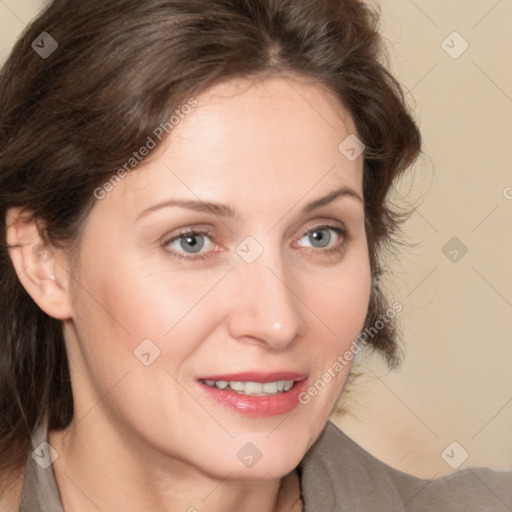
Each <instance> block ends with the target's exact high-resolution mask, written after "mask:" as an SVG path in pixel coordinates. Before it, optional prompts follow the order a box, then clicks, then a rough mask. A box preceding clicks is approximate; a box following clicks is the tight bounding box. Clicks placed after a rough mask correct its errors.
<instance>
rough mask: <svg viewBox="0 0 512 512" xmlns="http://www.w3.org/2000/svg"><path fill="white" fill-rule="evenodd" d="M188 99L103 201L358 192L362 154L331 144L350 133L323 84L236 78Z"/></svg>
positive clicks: (126, 204) (248, 199)
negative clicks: (353, 156)
mask: <svg viewBox="0 0 512 512" xmlns="http://www.w3.org/2000/svg"><path fill="white" fill-rule="evenodd" d="M194 99H195V101H196V102H197V103H196V104H195V106H194V108H193V109H187V110H186V112H188V113H187V114H184V115H182V116H180V118H179V122H178V123H176V124H175V125H174V127H173V128H172V131H171V132H170V135H169V136H168V137H167V138H164V139H163V140H162V142H160V143H159V144H158V145H157V147H156V148H155V149H154V150H153V152H152V153H151V155H150V156H149V157H148V158H146V160H145V161H143V162H142V163H141V164H140V165H139V166H138V168H137V169H136V171H135V172H132V173H130V174H129V175H128V176H127V177H126V178H125V179H124V180H123V181H122V183H121V184H120V186H119V187H116V188H117V189H116V190H114V191H113V192H111V193H109V195H108V196H109V197H108V200H109V201H112V202H114V201H116V202H117V201H120V202H121V203H122V205H123V206H122V208H123V209H125V210H127V211H134V210H140V209H143V208H144V207H148V206H150V203H151V202H155V201H159V200H164V199H166V198H170V197H173V196H179V197H187V198H193V199H202V200H205V201H208V200H210V201H220V202H225V203H229V204H232V203H233V201H236V202H238V206H241V207H243V206H249V205H252V206H253V207H254V208H265V209H269V208H272V207H276V206H279V205H280V203H281V202H283V201H284V202H287V201H288V202H297V201H298V200H299V199H300V198H301V197H302V196H304V195H305V194H306V193H307V191H308V190H312V189H313V188H316V191H315V195H318V194H321V193H322V192H325V191H330V190H332V189H333V188H334V187H336V186H340V185H341V186H343V185H347V186H351V187H352V188H354V189H356V191H360V192H362V191H361V188H362V158H358V159H357V160H355V161H350V160H349V159H347V158H346V156H345V154H344V153H343V152H342V151H340V150H339V146H340V143H342V141H343V140H344V139H346V137H347V136H349V135H350V134H355V133H356V129H355V127H354V123H353V120H352V119H351V117H350V115H349V114H348V112H347V111H346V110H345V108H344V107H343V105H342V104H341V103H340V102H339V101H338V100H337V99H336V97H335V95H334V94H333V93H332V92H331V91H329V90H328V89H327V88H326V87H324V86H322V85H319V84H312V83H304V81H301V80H292V79H289V78H286V79H283V78H269V79H266V80H260V81H256V82H254V81H248V80H236V81H230V82H226V83H222V84H219V85H217V86H215V87H213V88H211V89H209V90H208V91H206V92H204V93H203V94H201V95H198V96H197V98H194ZM312 193H313V192H312ZM310 197H311V196H310ZM234 206H235V209H238V208H236V205H234ZM279 207H280V206H279Z"/></svg>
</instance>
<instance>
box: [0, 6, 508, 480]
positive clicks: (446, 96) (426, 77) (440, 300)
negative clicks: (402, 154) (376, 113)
mask: <svg viewBox="0 0 512 512" xmlns="http://www.w3.org/2000/svg"><path fill="white" fill-rule="evenodd" d="M42 5H43V2H42V1H40V0H0V61H3V60H4V58H5V56H6V55H7V53H8V51H9V50H10V48H11V46H12V45H13V43H14V41H15V39H16V38H17V37H18V35H19V33H20V32H21V31H22V30H23V29H24V27H25V26H26V24H27V23H28V22H29V21H30V20H31V18H32V17H33V16H35V15H36V14H37V12H38V10H39V9H40V8H41V7H42ZM379 5H380V7H381V9H382V30H383V33H384V34H385V36H386V39H387V40H388V42H389V49H390V54H391V67H392V69H393V71H394V73H395V74H396V75H397V77H398V78H399V80H400V81H401V82H402V83H403V84H404V87H405V90H406V91H407V98H408V100H409V102H410V104H411V107H412V108H413V109H414V112H415V116H416V118H417V120H418V122H419V123H420V126H421V130H422V133H423V137H424V155H423V156H422V157H421V159H420V161H419V162H418V164H417V165H416V166H415V168H414V170H413V172H412V174H411V175H410V176H409V177H408V178H407V179H404V180H403V182H402V183H401V184H400V187H399V193H398V194H397V196H396V198H397V200H398V201H400V202H401V204H407V203H411V204H414V205H415V206H416V207H417V208H416V210H415V212H414V214H413V215H412V217H411V219H410V220H409V221H408V222H407V224H406V226H405V233H406V236H407V239H408V240H409V241H410V242H412V243H414V244H415V245H414V247H411V248H410V249H407V250H403V251H402V252H401V254H400V255H399V256H398V257H396V258H394V259H393V260H390V268H391V269H392V271H393V281H392V283H391V285H390V286H391V291H392V294H393V297H394V299H395V300H397V301H398V302H400V303H401V304H403V308H404V309H403V311H402V313H400V314H399V320H400V324H401V325H402V328H403V333H404V339H405V350H406V360H405V362H404V364H403V366H402V368H401V369H400V371H398V372H393V373H389V372H387V371H386V370H385V368H383V366H382V365H381V364H380V363H379V361H378V360H376V359H372V358H366V359H365V360H364V361H361V367H362V368H363V369H364V375H363V376H362V377H361V378H360V379H359V382H358V385H357V386H355V387H354V388H353V390H352V391H351V393H350V394H349V395H348V396H347V399H346V404H345V405H346V407H348V408H349V409H350V411H351V413H350V414H346V415H344V416H343V417H337V418H334V421H335V422H336V423H337V424H338V425H339V426H340V427H341V428H342V429H343V430H344V431H345V432H346V433H347V434H349V435H350V436H351V437H352V438H353V439H355V440H356V441H357V442H358V443H359V444H361V445H362V446H363V447H365V448H366V449H367V450H369V451H370V452H372V453H374V454H375V455H376V456H378V457H379V458H381V459H382V460H384V461H385V462H387V463H388V464H390V465H392V466H395V467H397V468H399V469H402V470H404V471H408V472H410V473H413V474H417V475H420V476H425V477H432V476H439V475H441V474H445V473H449V472H451V471H452V468H451V467H450V466H449V465H448V464H447V463H446V462H445V460H444V459H443V457H442V453H443V451H444V450H445V448H446V447H448V446H449V445H450V444H451V443H452V442H454V441H455V442H457V443H458V444H457V445H452V446H451V447H450V448H449V449H448V451H447V452H445V454H448V457H447V456H446V455H445V459H446V460H448V461H449V462H450V463H451V465H452V466H459V465H460V467H466V466H470V465H485V466H491V467H494V468H510V467H511V466H512V431H511V430H512V429H511V426H512V376H511V373H512V372H511V366H512V364H511V363H512V321H511V320H512V262H511V255H512V237H511V235H512V188H511V189H507V187H512V168H511V167H512V166H511V163H510V159H509V157H508V150H509V148H510V147H511V146H512V55H511V54H512V36H511V32H510V27H511V26H512V0H458V1H447V0H443V1H433V0H414V1H413V0H383V1H381V2H379ZM453 32H457V33H458V34H459V35H456V34H455V35H453V34H452V33H453ZM443 41H445V42H444V43H443ZM465 42H466V43H465ZM466 44H468V48H467V50H466V51H465V52H464V53H462V54H461V55H460V56H457V55H458V53H460V51H461V50H462V49H463V48H464V46H465V45H466ZM447 52H448V53H447ZM449 53H451V55H452V56H450V55H449ZM453 57H457V58H453ZM507 191H508V193H507ZM506 195H508V197H510V198H511V199H507V198H506V197H505V196H506ZM405 202H407V203H405ZM453 237H457V239H458V241H455V242H452V243H455V244H456V245H454V246H448V248H447V249H446V250H445V252H446V254H447V255H445V254H444V253H443V251H442V249H443V247H444V246H445V244H447V243H448V241H449V240H450V239H452V238H453ZM461 243H462V244H464V246H466V247H467V249H468V250H467V253H466V254H465V255H463V256H461V254H462V252H461V247H462V246H461V245H460V244H461ZM457 244H458V245H457ZM454 250H455V251H456V253H454V252H453V251H454ZM450 253H451V254H450ZM450 258H451V259H454V258H457V259H456V261H451V259H450ZM465 452H467V459H466V460H465V461H464V462H463V463H462V464H461V462H462V459H463V458H464V455H465Z"/></svg>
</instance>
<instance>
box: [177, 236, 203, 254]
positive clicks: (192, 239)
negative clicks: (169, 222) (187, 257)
mask: <svg viewBox="0 0 512 512" xmlns="http://www.w3.org/2000/svg"><path fill="white" fill-rule="evenodd" d="M199 236H200V235H187V236H185V237H184V238H182V241H181V247H182V248H183V249H184V250H187V249H191V251H190V252H199V251H200V250H201V249H202V248H203V245H204V240H202V239H201V241H199V242H198V241H197V239H198V237H199ZM184 242H185V243H186V244H188V247H186V246H185V245H184Z"/></svg>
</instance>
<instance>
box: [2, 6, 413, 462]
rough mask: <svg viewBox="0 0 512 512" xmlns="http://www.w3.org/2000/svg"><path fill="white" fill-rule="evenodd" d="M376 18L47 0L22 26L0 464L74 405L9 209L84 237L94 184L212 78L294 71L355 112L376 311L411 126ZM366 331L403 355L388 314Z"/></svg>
mask: <svg viewBox="0 0 512 512" xmlns="http://www.w3.org/2000/svg"><path fill="white" fill-rule="evenodd" d="M378 18H379V15H378V13H377V12H375V11H374V10H372V9H371V8H370V7H369V6H368V5H366V4H364V3H362V2H361V1H358V0H145V1H143V2H141V1H138V0H88V1H87V2H77V1H73V0H54V1H53V3H51V4H50V5H49V6H48V7H47V8H46V9H45V10H44V11H43V12H42V13H41V14H40V15H39V17H38V18H37V19H35V20H34V21H33V23H32V24H31V25H30V26H29V27H28V28H27V29H26V31H25V33H24V34H23V35H22V36H21V38H20V39H19V40H18V42H17V43H16V45H15V47H14V49H13V51H12V53H11V54H10V56H9V58H8V60H7V62H6V63H5V65H4V66H3V69H2V71H1V74H0V98H1V108H0V218H1V219H2V222H3V224H2V226H1V227H2V232H3V236H2V239H1V246H0V275H1V276H2V279H1V284H0V286H1V291H0V470H1V469H5V468H11V469H12V468H16V467H18V468H19V467H21V466H22V464H23V463H24V461H25V458H26V457H27V454H28V450H29V446H30V445H29V442H30V434H31V431H32V430H33V428H34V426H35V425H36V423H37V421H38V419H39V418H41V417H42V416H43V415H44V414H46V413H47V414H48V418H49V428H50V429H60V428H64V427H66V426H67V425H68V424H69V422H70V420H71V418H72V415H73V398H72V392H71V386H70V376H69V369H68V363H67V358H66V349H65V344H64V339H63V335H62V329H61V322H60V321H58V320H56V319H54V318H51V317H49V316H48V315H46V314H45V313H44V312H43V311H41V310H40V309H39V307H38V306H37V305H36V304H35V302H34V301H33V300H32V299H31V297H30V296H29V295H28V294H27V292H26V291H25V289H24V288H23V286H22V285H21V283H20V281H19V279H18V277H17V275H16V272H15V270H14V267H13V264H12V261H11V259H10V256H9V252H8V246H7V244H6V239H5V228H6V224H5V222H6V214H7V212H8V209H9V208H10V207H14V206H21V207H23V208H25V209H26V210H27V211H28V212H30V213H31V215H32V218H33V219H37V220H39V221H41V225H42V226H44V230H43V233H42V234H43V236H44V237H45V239H46V240H48V241H49V242H51V243H52V244H53V245H54V246H56V247H69V248H78V247H79V245H80V228H81V226H83V225H84V220H85V219H86V218H87V215H88V213H89V212H90V210H91V208H92V207H93V206H94V204H95V201H96V199H95V196H94V190H95V189H96V188H97V187H98V186H101V185H102V184H103V183H105V180H107V179H108V178H110V177H111V176H112V175H113V174H114V173H115V172H116V171H117V170H118V169H119V168H120V167H121V166H122V165H123V164H124V163H125V162H126V161H127V159H128V158H130V156H131V155H132V153H133V152H134V151H135V150H136V149H138V148H140V147H141V146H142V145H143V144H144V143H145V142H146V140H147V138H148V137H149V136H150V135H151V134H152V133H153V130H154V129H155V127H157V126H159V125H160V124H161V123H164V122H166V121H167V120H168V119H169V118H170V117H171V115H172V113H173V111H174V110H175V109H176V108H178V107H179V106H180V105H181V104H183V103H184V102H185V101H186V99H187V98H190V97H193V96H196V95H198V94H200V93H201V92H202V91H205V90H206V89H208V88H209V87H211V86H212V85H215V84H218V83H220V82H223V81H226V80H230V79H233V78H258V77H262V76H267V75H268V76H272V75H282V74H288V75H296V76H298V77H304V78H307V79H310V80H312V81H314V82H316V83H319V84H323V85H325V86H327V87H328V88H329V89H330V90H331V91H333V92H334V93H335V95H336V97H337V98H338V99H339V101H340V102H341V103H342V104H343V105H344V106H345V108H346V109H347V110H348V112H349V113H350V114H351V116H352V118H353V120H354V122H355V125H356V127H357V132H358V137H359V138H360V139H362V141H363V142H364V144H365V145H366V151H365V153H364V175H363V189H364V196H365V208H366V209H365V215H366V230H367V236H368V250H369V255H370V262H371V268H372V272H373V276H374V278H375V281H374V283H373V287H372V293H371V299H370V305H369V310H368V315H367V318H366V323H365V327H369V326H372V325H373V324H374V323H375V322H376V321H377V320H378V319H379V318H380V317H381V316H382V315H383V313H384V312H385V311H386V308H387V303H386V301H385V298H384V296H383V294H382V292H381V289H380V288H379V280H378V277H379V276H380V274H381V264H380V262H379V260H380V255H381V249H382V248H383V246H385V245H386V242H389V241H391V239H392V235H393V234H394V233H396V232H397V227H398V224H399V222H398V221H399V217H398V216H397V213H396V212H394V211H392V210H391V209H390V206H389V205H388V204H387V202H386V197H387V193H388V190H389V188H390V186H391V184H392V182H393V180H394V179H395V178H396V177H397V176H398V175H399V174H400V173H401V172H402V171H404V170H405V169H406V168H407V167H408V166H409V165H410V164H411V163H412V162H413V161H414V160H415V158H416V157H417V155H418V153H419V151H420V135H419V132H418V129H417V127H416V125H415V123H414V121H413V120H412V118H411V116H410V114H409V113H408V111H407V108H406V105H405V102H404V98H403V94H402V91H401V88H400V86H399V84H398V83H397V82H396V80H395V79H394V78H393V77H392V76H391V75H390V73H389V72H388V71H387V70H386V67H385V65H384V63H383V61H382V57H383V47H382V41H381V38H380V36H379V34H378V31H377V23H378ZM43 32H46V33H48V34H50V36H51V37H52V38H53V39H54V40H55V41H56V42H57V43H58V48H57V49H56V50H55V51H54V52H53V53H52V54H51V55H48V56H46V58H43V57H42V56H40V55H38V53H37V52H36V51H35V50H34V49H33V48H32V46H31V45H32V43H33V41H35V40H36V39H37V38H39V36H40V34H41V33H43ZM38 40H39V39H38ZM340 142H341V141H340ZM381 323H382V322H381ZM368 345H369V346H371V347H373V348H374V349H375V350H377V351H379V352H381V353H382V354H383V355H384V357H385V358H386V360H387V361H388V363H389V364H390V366H394V365H396V363H397V362H398V357H397V354H398V352H397V347H398V345H397V340H396V329H395V324H394V323H393V322H392V321H389V322H386V324H385V325H384V327H383V328H382V329H380V330H379V332H378V334H377V335H375V336H374V337H372V338H371V339H369V340H368Z"/></svg>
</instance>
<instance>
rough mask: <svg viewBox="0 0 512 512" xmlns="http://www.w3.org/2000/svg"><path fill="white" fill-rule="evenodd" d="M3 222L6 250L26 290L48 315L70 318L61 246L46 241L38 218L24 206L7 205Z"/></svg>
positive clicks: (64, 261)
mask: <svg viewBox="0 0 512 512" xmlns="http://www.w3.org/2000/svg"><path fill="white" fill-rule="evenodd" d="M6 226H7V244H8V245H9V254H10V256H11V260H12V262H13V265H14V268H15V269H16V273H17V275H18V278H19V280H20V282H21V284H22V285H23V287H24V288H25V290H26V291H27V293H28V294H29V295H30V296H31V297H32V299H33V300H34V302H35V303H36V304H37V305H38V306H39V307H40V308H41V309H42V310H43V311H44V312H45V313H46V314H47V315H49V316H51V317H53V318H56V319H58V320H67V319H69V318H70V317H71V307H70V297H69V286H68V285H69V271H68V266H67V261H66V259H65V255H64V252H63V250H62V249H56V248H55V247H53V246H51V245H49V244H48V243H47V242H46V241H45V239H44V237H43V236H41V229H40V227H39V225H38V224H37V220H34V219H31V217H30V213H29V212H27V211H26V210H23V209H21V208H11V209H9V210H8V212H7V217H6Z"/></svg>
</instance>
